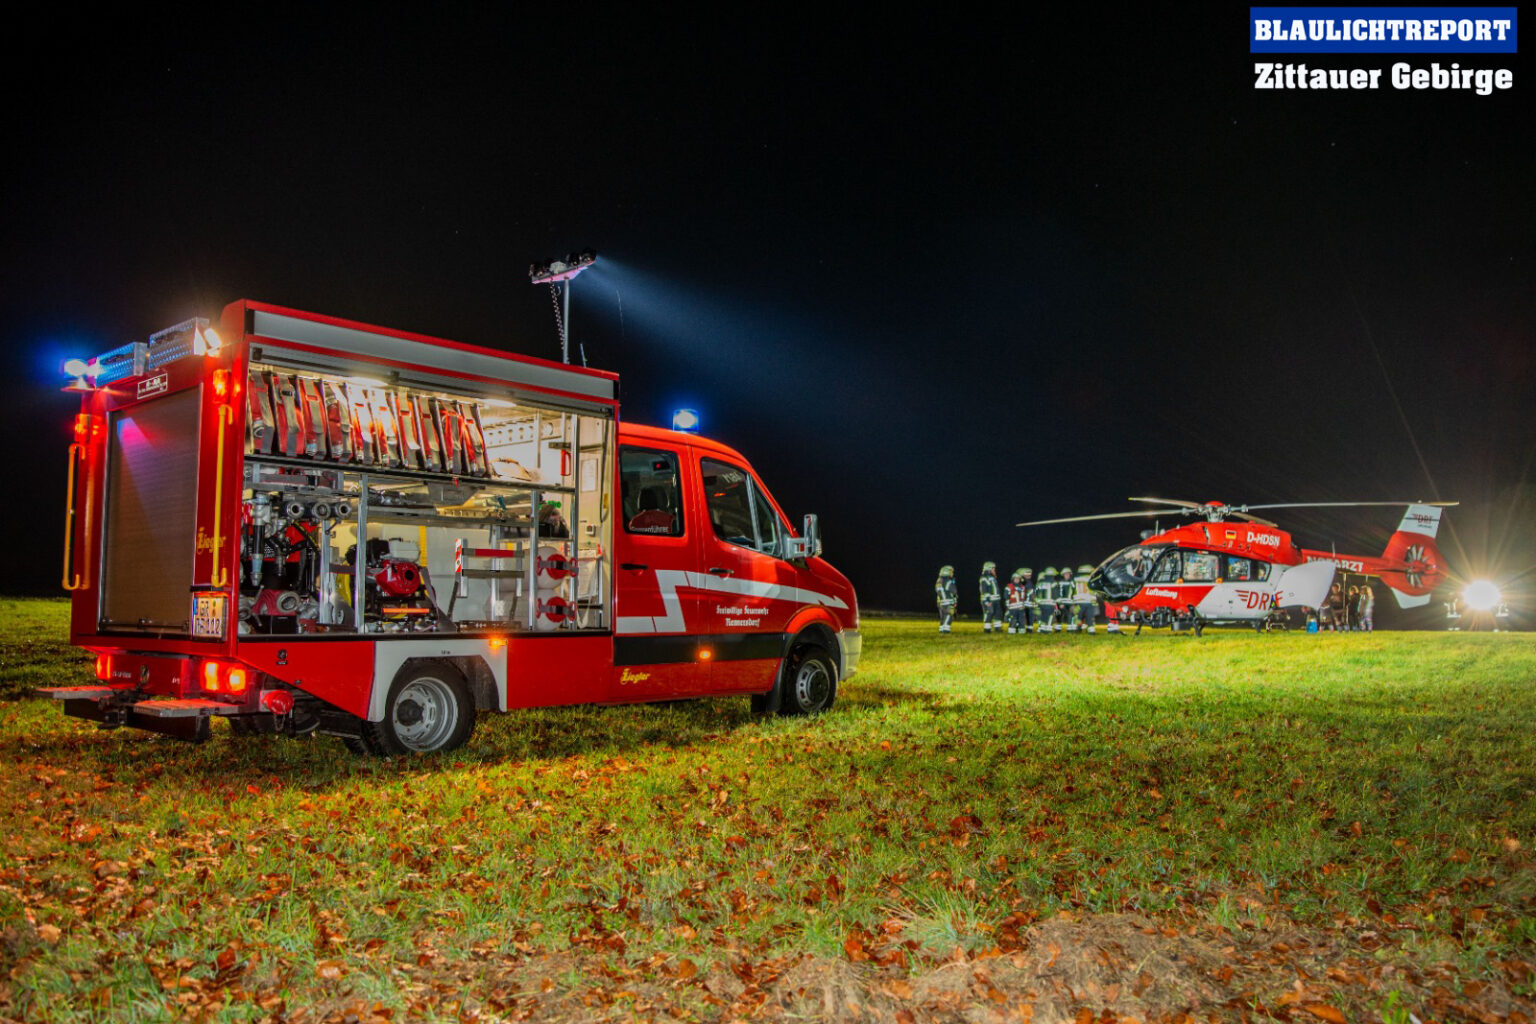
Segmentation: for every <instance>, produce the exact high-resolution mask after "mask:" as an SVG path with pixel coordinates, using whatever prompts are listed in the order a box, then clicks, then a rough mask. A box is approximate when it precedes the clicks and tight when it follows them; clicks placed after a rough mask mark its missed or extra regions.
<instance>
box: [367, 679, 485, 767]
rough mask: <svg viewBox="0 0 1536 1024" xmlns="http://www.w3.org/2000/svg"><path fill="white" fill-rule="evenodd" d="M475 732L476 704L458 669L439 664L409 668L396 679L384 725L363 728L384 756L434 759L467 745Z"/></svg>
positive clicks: (368, 740) (386, 706)
mask: <svg viewBox="0 0 1536 1024" xmlns="http://www.w3.org/2000/svg"><path fill="white" fill-rule="evenodd" d="M474 728H475V702H474V700H473V699H471V698H470V695H469V687H468V686H466V685H465V684H464V677H463V676H461V675H460V674H459V672H458V670H457V669H454V668H452V667H450V666H448V665H444V664H441V663H437V662H425V663H418V664H416V665H407V666H406V667H405V668H404V669H402V670H401V672H400V674H399V675H397V676H396V677H395V681H394V684H393V685H391V686H390V688H389V699H388V700H387V701H386V702H385V704H384V720H383V721H382V722H365V723H364V724H363V735H364V740H365V742H366V744H367V746H368V747H369V748H371V749H372V750H374V751H375V752H377V753H380V754H386V755H387V754H428V753H432V752H433V751H438V750H453V749H455V748H456V747H460V746H463V745H464V742H465V741H466V740H468V739H469V734H470V733H471V732H473V731H474Z"/></svg>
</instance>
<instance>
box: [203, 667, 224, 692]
mask: <svg viewBox="0 0 1536 1024" xmlns="http://www.w3.org/2000/svg"><path fill="white" fill-rule="evenodd" d="M203 689H204V690H206V691H207V692H209V693H218V692H219V691H220V689H221V687H220V686H219V663H218V662H216V661H205V662H203Z"/></svg>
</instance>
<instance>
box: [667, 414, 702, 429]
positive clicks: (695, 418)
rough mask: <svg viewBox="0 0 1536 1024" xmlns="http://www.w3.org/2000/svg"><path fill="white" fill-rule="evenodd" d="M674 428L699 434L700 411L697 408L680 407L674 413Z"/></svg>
mask: <svg viewBox="0 0 1536 1024" xmlns="http://www.w3.org/2000/svg"><path fill="white" fill-rule="evenodd" d="M672 429H673V430H681V431H682V432H683V433H685V434H697V433H698V432H699V411H698V410H697V409H678V410H677V411H676V412H674V413H673V414H672Z"/></svg>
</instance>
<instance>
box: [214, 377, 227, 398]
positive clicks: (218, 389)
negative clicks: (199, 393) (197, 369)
mask: <svg viewBox="0 0 1536 1024" xmlns="http://www.w3.org/2000/svg"><path fill="white" fill-rule="evenodd" d="M213 397H214V398H217V399H218V400H219V401H220V402H227V401H229V371H228V370H214V371H213Z"/></svg>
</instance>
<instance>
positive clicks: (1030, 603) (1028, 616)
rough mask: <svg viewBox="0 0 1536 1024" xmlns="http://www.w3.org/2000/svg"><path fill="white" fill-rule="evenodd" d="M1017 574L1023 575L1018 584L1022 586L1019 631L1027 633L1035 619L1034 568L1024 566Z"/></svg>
mask: <svg viewBox="0 0 1536 1024" xmlns="http://www.w3.org/2000/svg"><path fill="white" fill-rule="evenodd" d="M1019 575H1020V576H1021V577H1023V578H1022V579H1021V580H1020V582H1019V585H1020V586H1021V587H1023V588H1024V625H1023V626H1022V627H1020V629H1019V632H1020V633H1027V632H1029V629H1030V627H1031V626H1033V625H1034V624H1035V621H1036V613H1035V570H1033V569H1030V568H1027V567H1026V568H1023V569H1020V570H1019Z"/></svg>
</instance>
